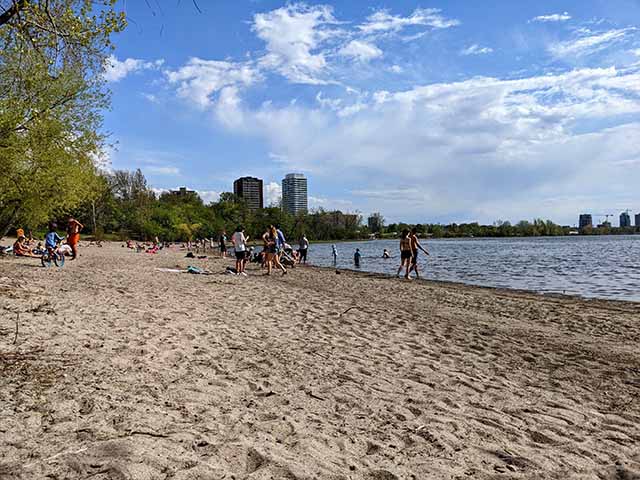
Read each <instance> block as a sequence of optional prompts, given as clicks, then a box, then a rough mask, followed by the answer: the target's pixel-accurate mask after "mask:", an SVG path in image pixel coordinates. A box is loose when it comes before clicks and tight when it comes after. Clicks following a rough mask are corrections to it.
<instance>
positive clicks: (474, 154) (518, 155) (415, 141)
mask: <svg viewBox="0 0 640 480" xmlns="http://www.w3.org/2000/svg"><path fill="white" fill-rule="evenodd" d="M638 93H640V73H630V72H619V71H617V70H616V69H615V68H606V69H580V70H575V71H572V72H567V73H564V74H558V75H544V76H533V77H528V78H522V79H517V80H501V79H496V78H473V79H470V80H466V81H462V82H455V83H439V84H432V85H425V86H420V87H416V88H413V89H410V90H406V91H398V92H377V93H376V94H374V95H371V96H370V97H369V99H368V100H366V99H364V98H363V97H358V98H357V99H355V101H354V102H353V103H350V97H349V96H347V97H345V98H343V99H333V108H332V107H331V106H329V105H328V106H327V108H322V109H318V108H307V107H304V106H300V105H290V104H286V105H284V106H282V107H278V106H276V105H274V104H265V105H263V106H262V107H259V108H258V109H255V110H251V109H243V110H242V119H243V120H242V124H240V125H236V126H235V127H234V128H235V129H237V130H238V131H241V132H243V133H244V134H247V135H255V136H258V137H261V138H263V139H264V140H266V142H267V144H268V145H269V147H270V148H271V150H272V151H275V152H278V154H279V157H278V159H279V162H280V163H281V164H282V165H283V166H284V167H286V168H291V169H302V170H305V171H307V172H310V173H311V174H312V175H314V176H317V177H322V176H326V177H327V178H334V177H335V172H337V171H339V172H340V181H341V182H346V183H352V182H354V181H358V182H360V183H359V184H361V185H362V188H359V189H358V190H357V191H355V192H353V195H354V197H355V198H358V199H359V200H358V202H357V204H356V205H357V207H358V208H361V209H362V210H363V211H368V210H370V209H372V208H373V209H375V207H376V206H379V205H381V202H384V203H383V204H384V205H385V209H388V211H387V210H385V212H384V214H385V216H388V217H391V216H393V215H400V216H405V217H406V216H407V215H411V214H413V215H417V214H418V213H419V214H420V215H423V216H424V217H426V218H428V217H429V216H433V215H436V214H438V215H440V214H445V215H446V214H449V215H457V212H466V213H465V215H470V216H474V215H476V216H477V217H478V218H479V219H480V220H486V221H491V217H492V216H493V215H497V214H496V213H493V212H496V211H498V210H499V209H498V208H497V206H498V205H499V203H500V202H501V201H502V202H503V201H504V199H505V198H508V199H510V200H509V202H510V204H511V203H512V206H511V207H510V208H513V211H514V214H513V215H514V216H515V217H516V218H517V217H518V216H521V218H526V216H531V215H534V214H536V212H535V211H536V209H537V208H538V207H539V202H540V201H541V200H540V199H542V198H548V197H549V196H550V194H551V193H552V192H553V191H554V189H559V188H562V190H563V192H565V193H567V194H569V193H570V192H575V193H578V192H581V191H584V190H585V189H586V190H590V189H593V191H598V189H599V188H602V185H604V184H606V183H607V182H609V184H614V183H615V182H616V181H619V180H617V179H616V176H617V175H620V171H619V169H620V168H622V167H620V165H621V164H620V163H619V162H624V161H628V160H633V159H637V158H638V157H639V156H640V124H638V123H630V124H627V125H621V126H619V127H613V128H609V129H602V127H600V128H598V127H597V126H598V125H600V124H611V120H612V119H613V120H616V119H620V118H631V117H629V115H639V114H640V97H639V96H638ZM320 98H321V99H323V100H325V101H328V100H329V99H324V97H320ZM337 100H341V101H340V102H338V101H337ZM350 107H352V108H354V112H352V113H351V114H350V115H343V114H342V115H341V113H342V112H344V111H345V109H348V108H350ZM616 121H621V120H616ZM581 122H586V123H584V124H583V123H581ZM581 125H582V126H581ZM585 127H588V129H589V130H587V131H586V133H580V130H584V129H585ZM631 177H633V179H632V178H631ZM368 178H373V179H376V180H375V181H373V182H368V181H367V179H368ZM624 178H625V182H629V183H632V182H637V181H640V172H637V173H636V172H630V173H628V174H625V177H624ZM603 182H604V183H603ZM273 185H274V187H273V188H274V190H273V191H274V192H277V194H279V188H280V187H279V185H278V184H275V183H274V184H273ZM267 191H269V187H267ZM536 202H538V203H536ZM554 208H558V211H560V210H562V209H561V208H560V206H559V205H558V206H556V207H554ZM500 215H503V213H500ZM493 219H494V220H495V218H493Z"/></svg>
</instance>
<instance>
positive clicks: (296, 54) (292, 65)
mask: <svg viewBox="0 0 640 480" xmlns="http://www.w3.org/2000/svg"><path fill="white" fill-rule="evenodd" d="M337 23H338V22H337V21H336V20H335V18H334V17H333V12H332V9H331V7H329V6H327V5H320V6H314V7H309V6H307V5H305V4H300V3H298V4H293V5H287V6H285V7H282V8H278V9H277V10H273V11H271V12H268V13H259V14H256V15H255V16H254V19H253V27H252V28H253V31H254V32H255V33H256V35H258V37H259V38H260V39H262V40H263V41H264V42H266V49H267V53H266V55H265V56H264V57H262V59H261V61H260V65H261V66H262V67H263V68H266V69H270V70H276V71H278V72H280V73H281V74H282V75H283V76H285V77H286V78H288V79H289V80H290V81H292V82H295V83H307V84H325V83H328V82H327V80H325V79H323V78H322V73H323V71H324V69H325V68H326V66H327V60H326V55H325V52H324V51H322V50H321V48H320V47H321V46H323V45H324V43H325V42H326V41H327V40H329V39H331V38H333V37H335V36H336V35H340V32H339V31H336V30H335V28H333V26H334V25H336V24H337Z"/></svg>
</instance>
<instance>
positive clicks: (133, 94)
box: [104, 0, 640, 225]
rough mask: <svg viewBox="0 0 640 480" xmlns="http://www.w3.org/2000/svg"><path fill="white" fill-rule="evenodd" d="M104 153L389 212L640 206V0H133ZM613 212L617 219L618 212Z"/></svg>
mask: <svg viewBox="0 0 640 480" xmlns="http://www.w3.org/2000/svg"><path fill="white" fill-rule="evenodd" d="M119 8H121V9H122V8H124V9H126V13H127V17H128V20H129V27H128V28H127V29H126V30H125V32H123V33H121V34H118V35H117V36H116V37H115V39H114V41H115V44H116V48H115V50H114V51H113V54H112V55H111V56H110V58H109V60H108V62H107V65H106V70H105V73H104V75H105V79H106V80H107V82H108V86H109V88H110V89H111V91H112V108H111V110H109V111H108V112H106V115H105V130H106V131H107V132H108V133H109V135H110V136H109V143H110V144H112V147H110V148H108V149H107V151H106V152H105V155H106V157H107V158H108V160H109V162H110V166H111V168H113V169H136V168H140V169H141V170H142V171H143V173H144V174H145V176H146V177H147V179H148V181H149V183H150V185H151V186H152V187H153V188H154V189H156V190H157V191H162V190H166V189H172V188H176V187H179V186H187V187H189V188H192V189H195V190H197V191H198V192H199V193H200V195H201V196H202V198H203V199H204V200H205V201H207V202H209V201H214V200H216V199H217V197H218V195H219V194H220V192H225V191H232V190H233V180H234V179H236V178H238V177H240V176H246V175H250V176H257V177H259V178H262V179H263V180H264V182H265V200H266V203H267V204H270V203H276V202H277V201H278V197H279V195H280V191H281V189H280V185H281V180H282V178H283V177H284V175H285V174H286V173H290V172H301V173H304V174H305V175H306V176H307V177H308V179H309V180H308V182H309V203H310V207H311V208H324V209H340V210H342V211H348V212H360V213H361V214H362V215H364V216H365V217H366V216H367V215H369V214H370V213H372V212H380V213H382V215H383V216H384V217H385V219H386V221H387V223H390V222H398V221H405V222H409V223H450V222H456V223H463V222H473V221H478V222H481V223H489V224H490V223H493V222H494V221H497V220H509V221H512V222H516V221H518V220H521V219H533V218H544V219H551V220H553V221H554V222H556V223H560V224H567V225H574V224H576V223H577V221H578V215H579V214H580V213H582V212H586V213H592V214H594V216H595V217H594V221H596V222H598V221H600V215H604V214H614V215H615V218H616V221H617V217H618V215H619V213H620V212H622V211H624V210H627V209H629V210H630V211H631V213H632V214H634V213H638V212H640V188H639V187H640V0H615V1H611V0H579V1H574V0H571V1H546V0H539V1H536V2H520V1H518V2H513V1H497V0H494V1H491V0H486V1H483V2H475V1H468V0H459V1H456V0H447V1H446V2H445V1H444V0H440V1H439V2H430V1H426V2H416V1H413V0H393V1H387V2H386V3H385V2H378V1H375V2H373V1H364V0H341V1H337V0H336V1H324V2H315V1H308V2H305V3H297V2H282V1H273V0H234V1H224V2H218V1H212V0H197V2H193V1H192V0H182V1H179V0H145V1H142V0H136V1H135V2H134V1H131V0H129V1H127V2H126V3H125V2H124V1H121V3H119ZM614 224H615V222H614Z"/></svg>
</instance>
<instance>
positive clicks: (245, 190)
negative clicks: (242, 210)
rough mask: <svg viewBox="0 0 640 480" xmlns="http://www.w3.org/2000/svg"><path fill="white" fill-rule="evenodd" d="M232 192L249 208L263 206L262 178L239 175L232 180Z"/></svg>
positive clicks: (255, 208)
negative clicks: (239, 176)
mask: <svg viewBox="0 0 640 480" xmlns="http://www.w3.org/2000/svg"><path fill="white" fill-rule="evenodd" d="M233 193H234V194H235V195H236V196H237V197H238V198H242V199H243V200H244V202H245V203H246V205H247V207H248V208H249V210H259V209H261V208H264V200H263V196H262V180H261V179H259V178H254V177H241V178H239V179H237V180H236V181H235V182H233Z"/></svg>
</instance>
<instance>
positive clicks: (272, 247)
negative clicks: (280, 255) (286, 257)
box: [264, 245, 276, 253]
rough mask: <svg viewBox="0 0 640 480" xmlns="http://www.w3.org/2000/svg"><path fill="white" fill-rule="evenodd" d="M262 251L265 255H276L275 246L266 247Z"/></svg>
mask: <svg viewBox="0 0 640 480" xmlns="http://www.w3.org/2000/svg"><path fill="white" fill-rule="evenodd" d="M264 251H265V252H266V253H276V246H275V245H267V246H266V247H265V249H264Z"/></svg>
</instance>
